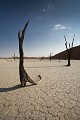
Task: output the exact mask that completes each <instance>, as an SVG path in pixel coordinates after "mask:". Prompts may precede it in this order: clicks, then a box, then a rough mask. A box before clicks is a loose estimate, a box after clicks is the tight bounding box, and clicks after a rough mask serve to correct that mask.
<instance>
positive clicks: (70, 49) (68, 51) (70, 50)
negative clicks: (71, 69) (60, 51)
mask: <svg viewBox="0 0 80 120" xmlns="http://www.w3.org/2000/svg"><path fill="white" fill-rule="evenodd" d="M74 37H75V34H74V36H73V40H72V44H71V45H70V43H69V48H68V46H67V40H66V37H65V36H64V38H65V46H66V50H67V53H68V64H67V66H70V59H71V54H72V51H73V49H72V48H73V43H74Z"/></svg>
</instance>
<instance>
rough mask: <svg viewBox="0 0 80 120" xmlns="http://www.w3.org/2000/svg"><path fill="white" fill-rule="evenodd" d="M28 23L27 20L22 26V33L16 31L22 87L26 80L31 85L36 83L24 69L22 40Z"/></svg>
mask: <svg viewBox="0 0 80 120" xmlns="http://www.w3.org/2000/svg"><path fill="white" fill-rule="evenodd" d="M28 24H29V20H28V22H27V23H26V25H25V26H24V28H23V30H22V33H21V34H20V31H19V32H18V39H19V54H20V61H19V75H20V82H21V86H22V87H24V86H26V82H27V81H28V82H30V83H32V84H33V85H35V84H36V83H35V82H34V81H33V80H32V79H31V78H30V77H29V76H28V74H27V72H26V71H25V69H24V65H23V62H24V57H23V54H24V53H23V40H24V34H25V31H26V28H27V26H28ZM38 77H39V78H40V77H41V76H40V75H38Z"/></svg>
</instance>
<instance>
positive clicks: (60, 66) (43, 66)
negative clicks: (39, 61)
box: [25, 66, 63, 68]
mask: <svg viewBox="0 0 80 120" xmlns="http://www.w3.org/2000/svg"><path fill="white" fill-rule="evenodd" d="M53 67H63V66H38V67H25V68H53Z"/></svg>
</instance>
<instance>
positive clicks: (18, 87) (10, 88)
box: [0, 84, 33, 92]
mask: <svg viewBox="0 0 80 120" xmlns="http://www.w3.org/2000/svg"><path fill="white" fill-rule="evenodd" d="M29 86H33V85H32V84H30V85H26V87H29ZM21 88H24V87H21V84H19V85H15V86H13V87H9V88H0V92H8V91H13V90H17V89H21Z"/></svg>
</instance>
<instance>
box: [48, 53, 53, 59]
mask: <svg viewBox="0 0 80 120" xmlns="http://www.w3.org/2000/svg"><path fill="white" fill-rule="evenodd" d="M52 54H53V53H50V55H49V60H50V61H51V60H52Z"/></svg>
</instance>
